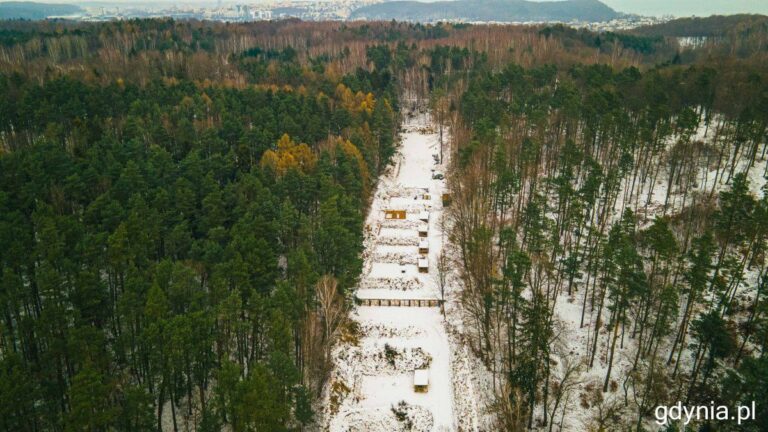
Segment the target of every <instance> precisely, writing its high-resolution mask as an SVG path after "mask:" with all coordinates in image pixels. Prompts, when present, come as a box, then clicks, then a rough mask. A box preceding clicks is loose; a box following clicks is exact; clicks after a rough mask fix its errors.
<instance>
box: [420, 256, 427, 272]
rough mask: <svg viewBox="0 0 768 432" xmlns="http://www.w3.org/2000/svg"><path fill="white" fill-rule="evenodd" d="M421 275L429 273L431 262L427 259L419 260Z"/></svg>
mask: <svg viewBox="0 0 768 432" xmlns="http://www.w3.org/2000/svg"><path fill="white" fill-rule="evenodd" d="M419 273H429V260H428V259H427V258H420V259H419Z"/></svg>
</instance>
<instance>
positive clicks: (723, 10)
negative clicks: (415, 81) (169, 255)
mask: <svg viewBox="0 0 768 432" xmlns="http://www.w3.org/2000/svg"><path fill="white" fill-rule="evenodd" d="M35 1H40V2H45V3H75V4H78V3H84V2H87V1H88V0H35ZM96 1H99V0H96ZM261 1H264V0H224V3H244V4H248V3H260V2H261ZM421 1H429V0H421ZM537 1H541V0H537ZM543 1H551V0H543ZM602 1H603V3H605V4H607V5H608V6H610V7H612V8H614V9H616V10H617V11H619V12H627V13H637V14H643V15H675V16H691V15H696V16H709V15H713V14H722V15H727V14H734V13H760V14H768V0H602ZM100 2H105V3H115V4H123V5H128V4H131V3H139V2H137V1H131V0H101V1H100ZM140 2H142V3H147V0H143V1H140ZM152 3H153V4H158V3H168V4H172V3H180V4H208V5H215V4H216V3H217V0H152Z"/></svg>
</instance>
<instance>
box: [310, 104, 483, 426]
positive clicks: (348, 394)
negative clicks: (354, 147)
mask: <svg viewBox="0 0 768 432" xmlns="http://www.w3.org/2000/svg"><path fill="white" fill-rule="evenodd" d="M403 126H404V133H403V134H402V144H401V146H400V152H399V154H398V155H397V156H396V158H395V163H394V164H393V166H392V167H391V168H390V169H389V172H388V173H387V174H385V175H384V176H383V177H382V178H381V179H380V181H379V185H378V188H377V190H376V194H375V196H374V200H373V203H372V206H371V210H370V213H369V216H368V219H367V221H366V238H365V251H364V253H363V258H364V260H365V263H364V266H363V274H362V276H361V280H360V284H359V288H358V290H357V291H356V296H357V297H358V298H378V299H416V298H418V299H433V300H439V299H441V294H440V290H439V285H438V283H437V276H436V273H437V268H436V264H435V263H437V261H438V257H439V255H440V250H441V248H442V244H443V240H444V239H443V234H442V231H441V220H442V213H443V209H442V200H441V197H442V193H443V191H444V187H445V186H444V181H443V180H437V179H433V178H432V175H433V173H434V172H441V173H442V167H443V166H445V165H440V164H438V163H437V161H436V160H435V158H434V157H433V155H435V154H438V153H439V151H440V150H439V140H438V134H437V133H436V132H435V131H434V130H433V129H431V128H430V127H429V118H428V116H427V115H424V114H422V115H417V116H415V117H411V118H410V119H409V120H408V121H406V122H405V123H404V125H403ZM444 162H447V161H444ZM385 210H405V211H406V212H407V213H406V219H402V220H393V219H385ZM424 211H428V212H429V221H428V222H424V221H422V220H420V215H421V214H422V213H423V212H424ZM424 226H428V240H429V252H428V254H427V256H426V257H427V258H428V259H429V272H428V273H426V274H425V273H421V272H419V269H418V267H417V263H418V260H419V259H420V258H424V256H422V255H421V254H420V253H419V246H418V245H419V242H420V240H423V239H421V238H419V233H418V232H419V228H422V227H424ZM447 292H448V295H449V296H454V295H455V294H456V288H455V287H454V288H452V289H451V290H447ZM446 300H448V301H449V303H451V304H454V305H455V304H457V302H456V301H455V298H446ZM350 318H351V319H352V320H354V322H355V323H356V324H357V326H356V328H357V329H358V334H357V337H354V338H351V341H347V342H345V343H341V344H340V345H338V346H336V347H335V348H334V350H333V353H332V356H333V361H334V369H333V371H332V374H331V377H330V379H329V383H328V388H327V391H326V398H325V399H326V401H327V403H326V404H325V424H324V426H325V428H326V429H327V430H330V431H332V432H342V431H370V432H377V431H382V432H383V431H387V432H389V431H397V430H413V431H455V430H477V412H476V410H477V401H476V397H475V394H474V390H473V389H474V387H475V385H474V384H473V383H472V380H473V379H474V378H473V375H472V369H473V368H472V366H471V364H472V362H471V361H470V354H469V353H468V352H467V351H468V350H466V349H465V347H464V346H463V345H462V344H461V342H460V340H461V339H460V337H459V336H457V331H456V330H453V329H454V328H455V326H454V325H451V324H449V323H448V321H447V319H446V316H445V315H444V313H443V312H442V308H440V307H393V306H389V307H386V306H356V307H355V308H354V310H353V311H352V313H351V314H350ZM449 318H450V316H449ZM448 329H451V330H448ZM421 368H428V369H429V388H428V391H427V392H416V391H414V385H413V378H414V370H415V369H421ZM456 394H460V396H459V397H457V396H456Z"/></svg>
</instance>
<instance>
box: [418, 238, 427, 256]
mask: <svg viewBox="0 0 768 432" xmlns="http://www.w3.org/2000/svg"><path fill="white" fill-rule="evenodd" d="M419 253H420V254H424V255H426V254H428V253H429V240H427V239H424V240H421V241H419Z"/></svg>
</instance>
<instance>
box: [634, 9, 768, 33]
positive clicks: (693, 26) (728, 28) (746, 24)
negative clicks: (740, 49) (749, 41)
mask: <svg viewBox="0 0 768 432" xmlns="http://www.w3.org/2000/svg"><path fill="white" fill-rule="evenodd" d="M757 31H761V32H762V33H766V31H768V16H765V15H747V14H740V15H727V16H722V15H712V16H710V17H707V18H679V19H675V20H672V21H667V22H665V23H662V24H656V25H652V26H643V27H638V28H636V29H634V30H632V31H631V33H633V34H637V35H642V36H671V37H718V36H725V35H727V34H730V33H732V32H737V33H742V34H748V33H755V32H757Z"/></svg>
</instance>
